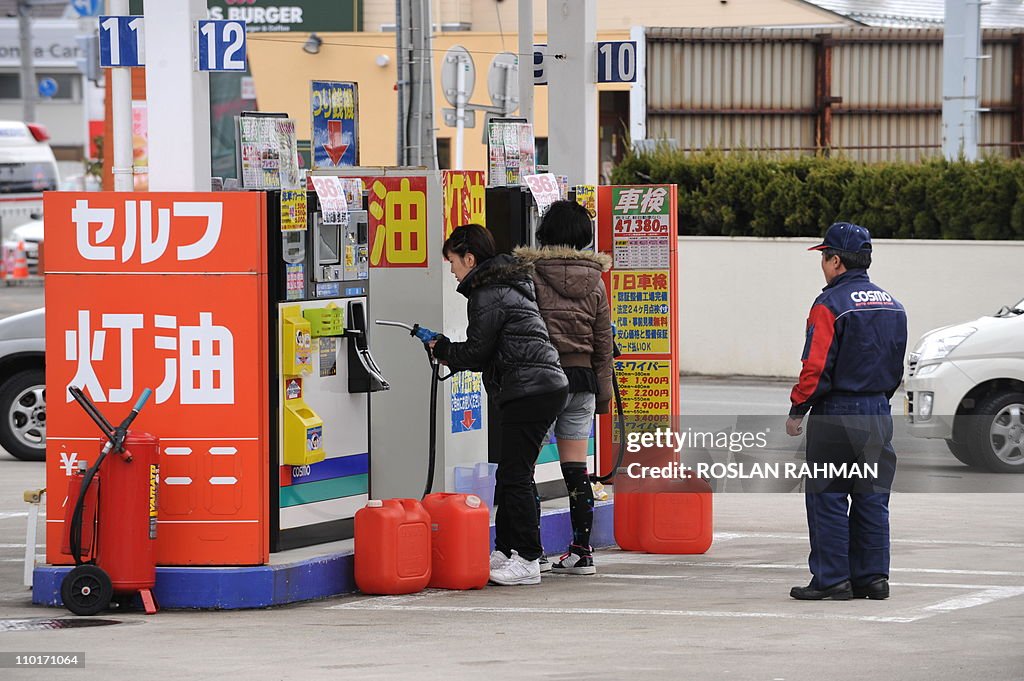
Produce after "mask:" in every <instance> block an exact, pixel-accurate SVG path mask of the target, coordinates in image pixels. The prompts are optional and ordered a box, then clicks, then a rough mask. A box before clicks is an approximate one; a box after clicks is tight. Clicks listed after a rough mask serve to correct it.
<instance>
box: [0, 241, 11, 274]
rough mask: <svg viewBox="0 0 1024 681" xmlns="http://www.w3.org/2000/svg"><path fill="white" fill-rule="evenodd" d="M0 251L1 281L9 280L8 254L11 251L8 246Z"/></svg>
mask: <svg viewBox="0 0 1024 681" xmlns="http://www.w3.org/2000/svg"><path fill="white" fill-rule="evenodd" d="M2 248H3V250H0V281H4V280H5V279H7V253H8V251H9V249H8V248H7V247H6V246H3V247H2Z"/></svg>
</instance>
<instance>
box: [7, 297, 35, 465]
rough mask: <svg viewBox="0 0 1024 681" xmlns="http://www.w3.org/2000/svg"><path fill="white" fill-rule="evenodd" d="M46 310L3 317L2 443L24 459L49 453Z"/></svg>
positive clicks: (33, 459)
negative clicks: (47, 438)
mask: <svg viewBox="0 0 1024 681" xmlns="http://www.w3.org/2000/svg"><path fill="white" fill-rule="evenodd" d="M44 319H45V317H44V310H43V308H39V309H38V310H32V311H31V312H23V313H21V314H17V315H14V316H13V317H7V318H6V319H0V447H3V448H4V449H6V450H7V452H8V453H9V454H11V455H13V456H14V457H15V458H18V459H22V460H24V461H43V460H44V459H45V457H46V353H45V346H46V343H45V338H44V333H43V332H44V329H45V323H44Z"/></svg>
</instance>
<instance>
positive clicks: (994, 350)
mask: <svg viewBox="0 0 1024 681" xmlns="http://www.w3.org/2000/svg"><path fill="white" fill-rule="evenodd" d="M907 369H908V370H907V379H906V383H905V386H906V390H907V404H906V414H907V422H908V424H907V425H908V429H909V431H910V433H911V434H912V435H915V436H917V437H925V438H942V439H944V440H945V441H946V444H947V445H948V446H949V450H950V451H951V452H952V453H953V456H955V457H956V458H957V459H959V460H960V461H961V462H963V463H965V464H967V465H968V466H973V467H978V468H985V469H988V470H991V471H995V472H999V473H1024V300H1022V301H1020V302H1019V303H1017V304H1016V305H1014V306H1012V307H1003V308H1002V309H1001V310H1000V311H999V312H998V313H996V314H995V315H992V316H990V317H981V318H980V319H976V320H974V321H973V322H968V323H966V324H956V325H953V326H946V327H943V328H941V329H935V330H934V331H929V332H928V333H926V334H925V335H924V336H922V337H921V340H919V341H918V342H917V345H916V346H915V347H914V350H913V351H912V352H911V353H910V356H909V358H908V367H907Z"/></svg>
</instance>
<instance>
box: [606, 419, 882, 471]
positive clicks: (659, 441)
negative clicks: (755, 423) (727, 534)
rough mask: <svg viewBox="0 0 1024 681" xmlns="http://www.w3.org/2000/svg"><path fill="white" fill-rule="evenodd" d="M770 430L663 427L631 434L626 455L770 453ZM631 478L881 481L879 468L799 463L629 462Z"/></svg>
mask: <svg viewBox="0 0 1024 681" xmlns="http://www.w3.org/2000/svg"><path fill="white" fill-rule="evenodd" d="M770 433H771V429H765V430H762V431H758V432H740V431H731V432H711V431H701V430H694V429H692V428H687V429H686V430H683V431H675V430H672V429H670V428H658V429H656V430H655V431H653V432H646V433H635V432H634V433H628V434H627V436H626V451H627V452H629V453H631V454H638V453H640V452H643V451H645V450H648V451H650V450H658V451H667V450H672V451H673V452H674V453H676V454H679V453H681V452H683V451H685V450H692V449H703V450H724V451H729V452H732V453H734V454H738V453H740V452H744V453H751V452H752V451H756V450H763V451H765V452H767V451H768V449H769V439H768V438H769V434H770ZM625 469H626V475H628V476H629V477H631V478H634V479H686V478H692V477H698V478H704V479H705V480H792V481H807V480H836V479H843V480H870V481H875V480H878V479H879V473H880V464H879V463H868V462H843V463H835V462H815V463H809V462H806V461H804V462H798V461H695V462H693V463H686V462H682V461H667V462H664V463H661V464H659V465H645V464H643V463H640V462H638V461H633V462H630V463H629V464H628V465H627V466H626V467H625Z"/></svg>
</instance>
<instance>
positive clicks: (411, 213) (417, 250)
mask: <svg viewBox="0 0 1024 681" xmlns="http://www.w3.org/2000/svg"><path fill="white" fill-rule="evenodd" d="M363 181H364V183H365V185H366V188H367V190H369V196H370V199H369V203H370V205H369V211H370V216H369V223H370V266H371V267H426V266H427V178H426V177H424V176H422V175H421V176H414V177H375V178H364V180H363ZM438 245H440V244H438Z"/></svg>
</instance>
